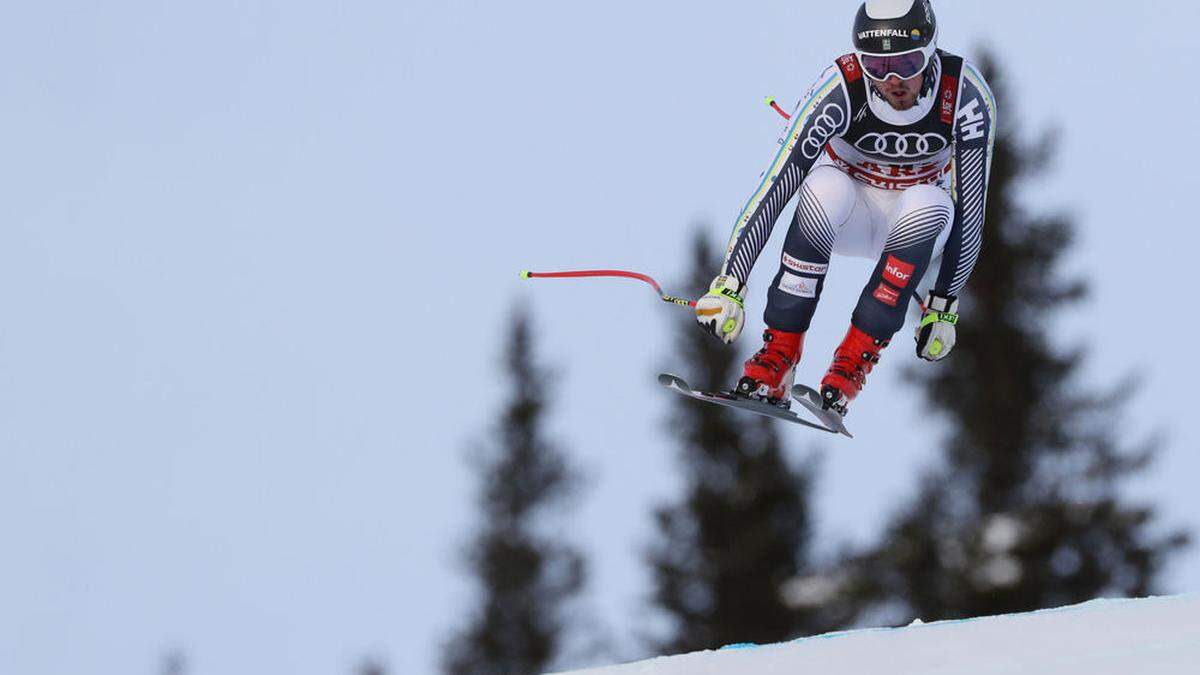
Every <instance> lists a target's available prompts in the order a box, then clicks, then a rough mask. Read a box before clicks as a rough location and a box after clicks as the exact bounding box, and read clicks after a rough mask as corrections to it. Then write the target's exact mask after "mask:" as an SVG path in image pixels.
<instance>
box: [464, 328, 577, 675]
mask: <svg viewBox="0 0 1200 675" xmlns="http://www.w3.org/2000/svg"><path fill="white" fill-rule="evenodd" d="M505 371H506V373H507V375H508V379H509V382H510V383H511V392H512V393H511V397H510V399H509V402H508V404H507V405H506V407H505V409H504V412H503V414H502V416H501V420H500V423H499V428H498V429H497V430H496V433H495V434H494V437H493V440H492V441H491V442H490V443H488V444H486V447H485V448H484V449H483V451H482V452H480V453H479V456H478V458H477V468H478V472H479V476H480V480H481V483H482V490H481V492H480V495H479V509H480V511H481V513H482V514H483V517H484V519H485V520H484V522H483V523H482V525H481V526H480V527H479V530H478V532H477V533H476V534H475V536H474V540H473V543H472V545H471V546H470V549H469V552H468V556H467V557H468V563H469V567H470V570H471V572H472V573H473V575H474V576H475V578H476V580H477V582H478V585H479V590H480V598H479V606H478V607H477V609H476V610H475V611H474V612H473V614H472V616H471V617H470V620H469V623H468V625H467V626H466V627H465V628H463V629H462V630H461V631H460V632H459V633H458V634H456V635H455V636H454V637H453V638H452V639H451V640H449V641H448V642H446V643H445V646H444V650H443V670H444V672H445V673H447V674H448V675H528V674H531V673H541V672H544V671H545V670H546V669H547V667H548V666H550V665H551V664H552V663H554V661H555V659H556V658H558V657H560V656H561V650H562V648H563V644H564V641H565V638H566V631H567V629H568V625H567V624H568V616H567V614H568V612H567V606H568V602H569V601H570V600H571V599H572V598H573V597H575V596H576V595H577V594H578V593H579V592H580V591H581V589H582V587H583V584H584V577H585V570H584V561H583V559H582V556H581V555H580V554H579V553H578V552H577V551H575V550H574V549H573V548H571V547H570V546H569V545H567V544H563V543H561V541H560V537H559V536H557V533H556V532H555V531H554V530H553V529H552V528H551V525H552V523H551V519H550V518H548V517H547V516H552V515H556V514H557V512H558V510H559V509H560V507H561V505H562V503H563V502H564V501H565V500H567V499H568V498H569V496H570V493H571V490H572V488H573V486H574V485H575V484H576V480H575V475H574V472H573V470H572V469H571V468H570V467H569V465H568V462H567V458H566V456H565V454H564V453H563V452H562V451H561V450H560V449H559V448H558V447H556V446H555V445H554V444H553V443H551V442H549V441H548V440H547V439H546V437H545V432H544V430H543V424H544V415H545V411H546V400H547V397H548V395H549V394H548V391H547V387H548V384H549V383H550V382H551V381H552V379H553V378H551V377H550V376H549V375H548V373H547V372H546V371H545V369H544V368H543V367H542V366H540V365H539V364H538V363H536V362H535V359H534V349H533V337H532V335H531V328H530V321H529V318H528V316H526V315H520V316H518V317H517V318H516V320H515V321H514V322H513V324H512V333H511V335H510V337H509V341H508V347H507V358H506V368H505Z"/></svg>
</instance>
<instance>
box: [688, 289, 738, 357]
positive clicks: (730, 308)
mask: <svg viewBox="0 0 1200 675" xmlns="http://www.w3.org/2000/svg"><path fill="white" fill-rule="evenodd" d="M740 289H741V283H739V282H738V280H737V279H735V278H733V277H730V276H719V277H717V278H716V279H713V282H712V285H711V286H709V289H708V293H705V294H704V297H702V298H700V299H699V300H697V301H696V321H697V322H698V323H699V324H700V325H701V326H702V327H703V328H704V329H705V330H706V331H708V332H709V333H711V334H712V335H714V336H716V337H717V338H720V340H721V341H722V342H724V343H725V344H730V343H732V342H733V341H734V340H736V339H738V336H739V335H741V334H742V324H743V323H745V318H746V312H745V303H743V302H742V296H741V295H739V294H738V291H739V290H740Z"/></svg>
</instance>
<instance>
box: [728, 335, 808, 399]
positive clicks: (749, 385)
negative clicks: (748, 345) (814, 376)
mask: <svg viewBox="0 0 1200 675" xmlns="http://www.w3.org/2000/svg"><path fill="white" fill-rule="evenodd" d="M803 348H804V333H788V332H786V331H781V330H775V329H774V328H768V329H766V330H765V331H763V346H762V349H760V350H758V353H757V354H755V355H754V356H751V357H750V360H749V361H746V368H745V370H743V371H742V379H740V380H738V385H737V393H739V394H741V395H743V396H747V397H749V398H755V399H758V400H760V401H766V402H767V403H770V404H771V405H777V406H779V407H781V408H787V407H789V406H790V405H791V402H792V399H791V396H789V391H788V390H790V389H791V388H792V380H793V379H794V378H795V375H796V363H797V362H799V361H800V352H801V351H802V350H803Z"/></svg>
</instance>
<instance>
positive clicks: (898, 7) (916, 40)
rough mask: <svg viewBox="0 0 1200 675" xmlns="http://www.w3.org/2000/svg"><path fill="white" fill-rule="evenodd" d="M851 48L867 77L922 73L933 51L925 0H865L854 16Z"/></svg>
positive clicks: (932, 21) (933, 36) (933, 20)
mask: <svg viewBox="0 0 1200 675" xmlns="http://www.w3.org/2000/svg"><path fill="white" fill-rule="evenodd" d="M854 51H855V53H856V54H858V60H859V63H861V64H862V68H863V72H865V73H866V74H867V75H868V76H869V77H870V78H871V79H875V80H886V79H887V78H888V77H889V76H891V75H896V76H897V77H899V78H900V79H902V80H907V79H909V78H912V77H916V76H917V75H919V74H921V73H923V72H924V71H925V69H926V68H927V67H929V63H930V61H931V59H933V55H934V53H935V52H936V51H937V19H936V18H935V17H934V16H933V6H932V5H930V4H929V0H867V1H866V2H864V3H863V4H862V7H859V8H858V15H857V16H856V17H854Z"/></svg>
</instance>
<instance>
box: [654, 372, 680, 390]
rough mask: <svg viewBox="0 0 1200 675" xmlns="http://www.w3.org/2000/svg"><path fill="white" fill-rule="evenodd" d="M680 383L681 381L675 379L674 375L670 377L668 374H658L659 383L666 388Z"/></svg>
mask: <svg viewBox="0 0 1200 675" xmlns="http://www.w3.org/2000/svg"><path fill="white" fill-rule="evenodd" d="M678 381H679V378H678V377H675V376H674V375H670V374H668V373H659V374H658V383H659V384H661V385H662V386H664V387H669V386H671V385H672V384H675V383H676V382H678Z"/></svg>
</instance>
